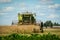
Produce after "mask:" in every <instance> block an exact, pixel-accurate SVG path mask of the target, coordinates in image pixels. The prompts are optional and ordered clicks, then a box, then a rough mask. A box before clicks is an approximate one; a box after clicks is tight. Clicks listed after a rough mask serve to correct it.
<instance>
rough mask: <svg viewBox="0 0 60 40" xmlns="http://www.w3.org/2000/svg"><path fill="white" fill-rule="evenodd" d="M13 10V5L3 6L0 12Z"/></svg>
mask: <svg viewBox="0 0 60 40" xmlns="http://www.w3.org/2000/svg"><path fill="white" fill-rule="evenodd" d="M13 10H14V7H5V8H3V9H2V10H0V13H1V12H9V11H13Z"/></svg>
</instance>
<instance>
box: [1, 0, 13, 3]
mask: <svg viewBox="0 0 60 40" xmlns="http://www.w3.org/2000/svg"><path fill="white" fill-rule="evenodd" d="M11 1H12V0H0V3H5V2H11Z"/></svg>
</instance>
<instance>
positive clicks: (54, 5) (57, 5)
mask: <svg viewBox="0 0 60 40" xmlns="http://www.w3.org/2000/svg"><path fill="white" fill-rule="evenodd" d="M59 6H60V4H53V5H49V6H48V8H58V7H59Z"/></svg>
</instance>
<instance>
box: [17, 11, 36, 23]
mask: <svg viewBox="0 0 60 40" xmlns="http://www.w3.org/2000/svg"><path fill="white" fill-rule="evenodd" d="M35 23H36V19H35V17H34V15H33V14H32V13H29V12H26V13H22V14H20V13H18V24H35Z"/></svg>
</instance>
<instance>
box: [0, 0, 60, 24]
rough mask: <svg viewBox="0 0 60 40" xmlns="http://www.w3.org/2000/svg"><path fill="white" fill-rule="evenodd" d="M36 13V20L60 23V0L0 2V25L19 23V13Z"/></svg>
mask: <svg viewBox="0 0 60 40" xmlns="http://www.w3.org/2000/svg"><path fill="white" fill-rule="evenodd" d="M27 11H28V12H32V13H36V20H37V21H38V22H39V21H43V22H45V21H47V20H51V21H52V22H58V23H60V0H0V25H11V23H12V21H13V22H17V20H18V18H17V16H18V13H22V12H27Z"/></svg>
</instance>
